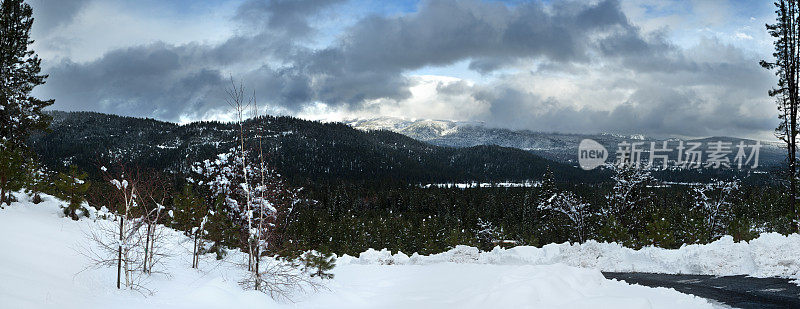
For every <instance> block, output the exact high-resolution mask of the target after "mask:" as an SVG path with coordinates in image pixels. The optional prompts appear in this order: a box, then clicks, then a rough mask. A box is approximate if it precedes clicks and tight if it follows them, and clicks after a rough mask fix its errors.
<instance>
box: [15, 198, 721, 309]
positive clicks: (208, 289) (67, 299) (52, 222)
mask: <svg viewBox="0 0 800 309" xmlns="http://www.w3.org/2000/svg"><path fill="white" fill-rule="evenodd" d="M20 198H23V199H25V197H24V196H22V195H20ZM44 198H45V202H43V203H41V204H38V205H33V204H31V203H29V202H26V201H23V202H19V203H14V204H12V206H9V207H6V208H5V209H2V210H0V235H3V237H0V248H2V250H0V278H1V279H0V307H2V308H187V309H189V308H192V309H197V308H223V307H225V308H376V307H382V308H409V307H410V308H711V307H712V305H711V304H710V303H708V302H707V301H706V300H704V299H701V298H697V297H694V296H690V295H686V294H681V293H678V292H676V291H674V290H671V289H664V288H648V287H643V286H634V285H629V284H626V283H624V282H619V281H613V280H606V279H605V278H603V276H602V274H600V272H599V271H598V270H596V269H586V268H576V267H571V266H566V265H563V264H554V265H522V264H519V263H517V264H514V263H500V264H502V265H493V264H485V263H484V264H479V263H456V262H463V261H453V262H445V261H442V262H441V263H438V262H437V263H428V264H426V265H381V264H380V263H366V264H361V263H359V260H360V259H354V258H351V257H342V258H341V263H339V264H340V266H338V267H337V268H336V269H335V270H334V274H335V275H336V277H335V278H334V279H333V280H329V281H327V289H326V290H320V291H318V292H314V293H309V294H306V295H302V296H298V297H297V298H296V299H295V301H296V302H295V303H286V302H275V301H273V300H272V299H270V298H269V297H268V296H266V295H264V294H261V293H259V292H254V291H244V290H242V289H241V288H240V287H239V285H238V283H237V282H238V281H239V279H240V278H241V277H242V275H243V271H242V269H241V268H240V267H239V266H237V265H235V263H236V262H239V261H241V259H242V255H241V254H236V253H231V254H229V255H228V259H227V261H222V262H219V261H216V260H214V259H213V258H212V257H211V256H210V255H209V256H208V257H206V259H204V260H203V261H202V263H201V270H193V269H191V268H190V265H191V261H190V260H191V252H190V250H189V244H190V242H189V240H188V239H187V238H186V237H184V236H183V235H182V234H180V233H178V232H171V233H169V235H170V236H169V237H168V242H169V244H167V245H168V247H169V250H170V251H171V253H172V254H173V257H172V258H170V259H168V260H167V261H166V265H165V266H166V268H165V270H166V271H167V272H168V273H169V274H168V275H163V274H161V275H158V274H154V275H153V276H152V277H151V278H150V279H149V280H148V282H147V283H146V286H147V287H148V288H149V289H151V290H153V294H152V295H143V294H142V293H140V292H135V291H125V290H123V291H118V290H116V288H115V287H114V282H115V276H116V269H113V268H100V269H96V268H90V269H86V270H85V268H86V267H87V266H88V265H89V260H88V258H86V257H84V256H83V255H82V254H81V251H82V248H84V247H85V246H87V243H86V241H85V240H84V239H85V238H84V236H83V235H84V233H85V232H86V231H88V230H89V229H90V228H92V226H93V225H95V224H96V223H95V222H93V221H92V220H81V221H78V222H76V221H72V220H70V219H67V218H62V217H61V216H60V215H59V209H58V202H57V201H56V200H54V199H53V198H52V197H49V196H45V197H44ZM461 249H462V250H463V249H464V248H461ZM467 251H469V250H467ZM373 252H377V251H373ZM365 254H366V255H369V254H370V253H365ZM365 258H366V256H365ZM432 258H433V257H432ZM409 259H410V258H409ZM365 261H366V260H365ZM396 264H403V263H396ZM406 264H407V263H406Z"/></svg>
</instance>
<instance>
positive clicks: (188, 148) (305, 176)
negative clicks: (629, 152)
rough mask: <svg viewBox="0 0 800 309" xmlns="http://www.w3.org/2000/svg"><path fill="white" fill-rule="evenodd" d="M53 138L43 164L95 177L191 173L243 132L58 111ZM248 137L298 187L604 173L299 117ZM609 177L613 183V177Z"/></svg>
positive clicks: (39, 148)
mask: <svg viewBox="0 0 800 309" xmlns="http://www.w3.org/2000/svg"><path fill="white" fill-rule="evenodd" d="M51 114H52V115H53V118H54V120H53V123H52V125H51V126H50V130H49V131H48V132H46V133H42V134H36V135H34V136H33V137H32V138H31V139H30V144H31V146H32V149H33V150H34V151H35V152H36V153H37V154H38V155H39V156H40V157H41V159H42V162H43V163H44V164H45V165H46V166H48V167H50V168H52V169H55V170H61V169H64V167H66V166H68V165H71V164H75V165H77V166H78V167H79V168H80V169H82V170H85V171H89V172H90V173H92V172H93V171H95V170H97V169H98V168H99V167H100V166H101V165H103V164H113V163H115V162H127V164H129V165H135V166H140V167H145V168H153V169H158V170H167V171H173V172H185V171H187V167H188V166H189V164H191V163H192V162H197V161H201V160H204V159H208V158H211V157H213V156H215V155H216V154H218V153H221V152H224V151H227V150H229V149H230V148H232V147H234V146H235V139H236V138H237V134H238V127H237V126H236V125H234V124H226V123H220V122H196V123H191V124H187V125H177V124H173V123H168V122H161V121H157V120H152V119H140V118H131V117H122V116H116V115H107V114H100V113H92V112H70V113H66V112H52V113H51ZM244 127H245V129H246V130H248V132H245V135H246V136H248V137H251V139H250V141H251V142H253V141H254V140H255V139H253V138H254V137H256V133H255V132H266V133H265V135H266V136H264V139H263V142H264V147H263V149H264V150H265V151H267V152H268V155H267V157H268V158H269V161H270V162H271V163H272V164H273V165H274V166H275V168H276V169H277V170H278V171H280V172H281V173H282V174H284V175H285V176H286V177H288V178H290V179H291V180H292V181H293V182H303V183H304V182H308V181H309V180H310V179H313V180H314V181H315V182H323V181H335V180H350V181H359V182H360V181H370V182H384V181H392V182H406V183H408V182H410V183H430V182H450V181H453V182H459V181H461V182H464V181H483V182H492V181H508V180H511V181H518V180H530V179H537V178H539V177H540V176H541V175H542V173H543V172H544V171H545V169H547V168H548V167H549V168H550V169H552V170H554V171H556V175H559V176H558V177H559V178H560V179H562V180H574V181H580V182H592V181H597V180H600V179H603V173H597V172H594V173H592V172H584V171H582V170H580V169H578V168H575V167H571V166H568V165H565V164H560V163H556V162H553V161H550V160H547V159H543V158H541V157H538V156H536V155H533V154H531V153H528V152H526V151H522V150H519V149H514V148H505V147H499V146H475V147H469V148H449V147H440V146H434V145H430V144H426V143H424V142H420V141H416V140H414V139H411V138H409V137H406V136H403V135H400V134H397V133H393V132H388V131H373V132H362V131H359V130H355V129H353V128H350V127H349V126H347V125H344V124H340V123H320V122H314V121H307V120H302V119H298V118H292V117H272V116H267V117H260V118H258V119H254V120H249V121H248V122H246V123H245V126H244ZM606 178H607V177H606Z"/></svg>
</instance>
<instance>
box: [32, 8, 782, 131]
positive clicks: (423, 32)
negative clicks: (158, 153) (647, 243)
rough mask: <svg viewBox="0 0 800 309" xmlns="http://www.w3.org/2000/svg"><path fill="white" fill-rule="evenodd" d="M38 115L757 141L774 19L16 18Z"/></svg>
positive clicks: (507, 12) (163, 14) (571, 11)
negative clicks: (240, 109) (352, 122)
mask: <svg viewBox="0 0 800 309" xmlns="http://www.w3.org/2000/svg"><path fill="white" fill-rule="evenodd" d="M29 3H30V4H31V6H33V8H34V17H35V22H34V26H33V29H32V37H33V39H34V40H36V42H35V43H34V44H33V46H32V48H33V49H34V50H35V51H36V52H37V53H38V54H39V56H40V57H41V58H42V59H43V71H44V72H45V73H46V74H49V75H50V77H49V78H48V80H47V84H45V85H43V86H40V87H38V88H36V89H35V90H34V95H36V96H37V97H40V98H43V99H55V104H54V105H53V106H52V109H56V110H66V111H97V112H103V113H113V114H119V115H125V116H136V117H149V118H156V119H160V120H165V121H171V122H178V123H187V122H191V121H196V120H223V121H228V120H231V119H232V112H231V110H230V107H229V106H228V105H227V103H226V101H225V98H226V94H225V93H226V92H225V90H226V89H227V88H228V87H230V85H231V82H232V80H233V82H234V83H237V84H241V85H243V86H244V87H245V88H246V89H247V92H248V93H252V94H254V96H255V98H256V99H257V102H258V104H259V105H260V108H261V110H263V111H265V112H267V113H269V114H273V115H291V116H297V117H301V118H306V119H313V120H322V121H343V120H348V119H355V118H372V117H379V116H392V117H401V118H407V119H446V120H460V121H477V122H483V123H485V124H486V125H487V126H491V127H502V128H509V129H528V130H533V131H545V132H566V133H599V132H608V133H621V134H645V135H650V136H688V137H707V136H719V135H726V136H738V137H750V138H760V139H772V138H773V135H772V132H773V130H774V128H775V126H776V125H777V122H778V121H777V112H776V108H775V104H774V103H773V102H774V100H773V99H772V98H770V97H769V96H768V95H767V92H768V90H769V89H770V88H772V87H773V85H774V84H775V82H776V78H775V76H774V74H773V73H772V72H770V71H767V70H765V69H762V68H761V67H760V66H759V64H758V61H759V60H761V59H770V57H771V53H772V51H771V50H772V40H771V37H769V35H768V34H767V33H766V30H765V27H764V25H765V24H766V23H772V22H773V20H774V9H773V7H772V4H771V1H732V0H731V1H726V0H715V1H708V0H697V1H683V0H682V1H670V0H599V1H573V0H547V1H540V0H534V1H488V0H486V1H482V0H463V1H460V0H420V1H412V0H402V1H380V0H221V1H192V0H139V1H123V0H58V1H55V0H29Z"/></svg>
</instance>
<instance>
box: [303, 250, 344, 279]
mask: <svg viewBox="0 0 800 309" xmlns="http://www.w3.org/2000/svg"><path fill="white" fill-rule="evenodd" d="M300 262H301V263H303V270H304V271H306V272H310V274H311V276H312V277H318V278H320V279H333V274H332V273H329V271H331V270H332V269H333V268H334V267H336V256H335V255H333V253H322V252H318V251H309V252H306V253H303V255H301V256H300Z"/></svg>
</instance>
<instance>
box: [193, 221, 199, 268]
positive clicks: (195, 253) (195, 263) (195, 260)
mask: <svg viewBox="0 0 800 309" xmlns="http://www.w3.org/2000/svg"><path fill="white" fill-rule="evenodd" d="M198 232H200V229H198V230H197V231H196V232H194V249H193V250H192V268H197V264H198V263H197V262H198V257H197V233H198Z"/></svg>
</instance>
